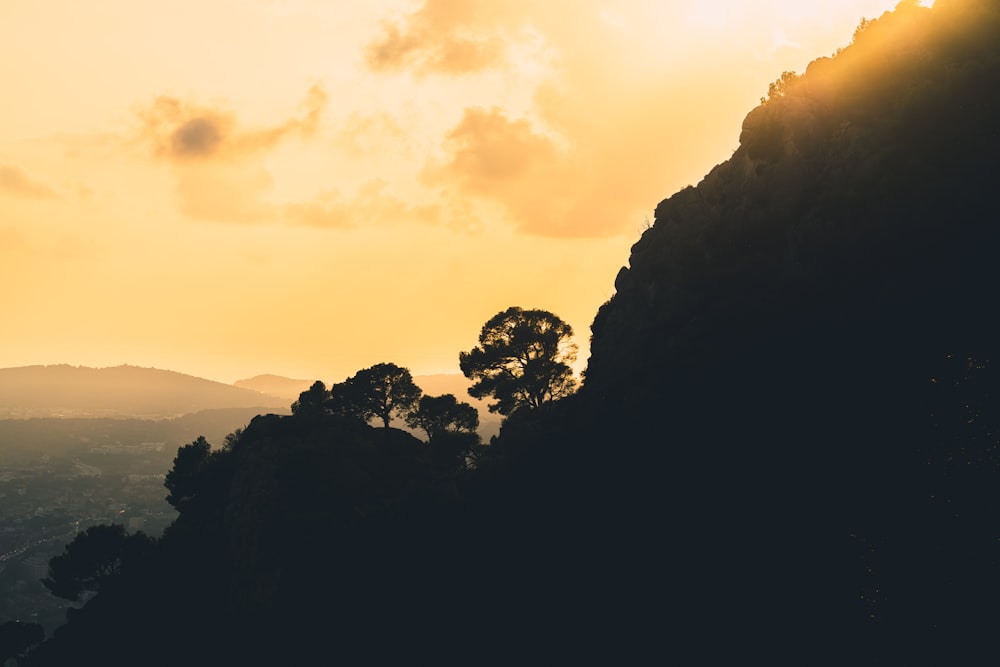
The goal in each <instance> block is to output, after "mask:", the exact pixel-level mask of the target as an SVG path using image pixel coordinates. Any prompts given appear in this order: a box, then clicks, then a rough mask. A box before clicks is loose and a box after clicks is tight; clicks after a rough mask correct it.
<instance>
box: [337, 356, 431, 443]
mask: <svg viewBox="0 0 1000 667" xmlns="http://www.w3.org/2000/svg"><path fill="white" fill-rule="evenodd" d="M346 384H347V387H345V388H344V389H343V390H342V391H343V399H344V401H345V404H346V405H347V406H349V407H350V406H352V405H353V406H354V407H356V409H357V412H358V413H359V414H360V416H362V418H364V419H366V420H367V419H371V418H372V417H378V418H379V419H381V420H382V423H383V425H384V426H385V427H386V428H389V420H390V419H391V418H392V416H393V415H398V416H400V417H402V416H404V415H406V413H407V412H409V411H410V410H411V409H412V408H413V406H414V405H415V404H416V403H417V401H418V400H420V395H421V394H422V393H423V392H422V391H421V390H420V387H418V386H417V385H416V384H414V382H413V376H411V375H410V371H409V370H408V369H406V368H402V367H400V366H397V365H396V364H391V363H381V364H375V365H374V366H372V367H370V368H365V369H363V370H360V371H358V372H357V373H356V374H355V375H354V377H352V378H350V379H348V380H347V383H346Z"/></svg>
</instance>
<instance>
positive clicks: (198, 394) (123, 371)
mask: <svg viewBox="0 0 1000 667" xmlns="http://www.w3.org/2000/svg"><path fill="white" fill-rule="evenodd" d="M251 407H252V408H260V409H261V410H262V411H268V410H276V409H281V410H284V409H287V407H288V406H287V405H286V404H285V402H284V401H283V400H279V399H276V398H274V397H273V396H267V395H265V394H263V393H260V392H257V391H251V390H250V389H245V388H240V387H234V386H231V385H227V384H224V383H221V382H213V381H211V380H206V379H204V378H198V377H194V376H191V375H184V374H182V373H176V372H174V371H166V370H159V369H155V368H139V367H136V366H115V367H110V368H87V367H84V366H69V365H65V364H63V365H55V366H24V367H20V368H3V369H0V418H3V417H8V418H26V417H145V418H150V419H158V418H168V417H176V416H179V415H184V414H188V413H191V412H198V411H201V410H218V409H226V408H251Z"/></svg>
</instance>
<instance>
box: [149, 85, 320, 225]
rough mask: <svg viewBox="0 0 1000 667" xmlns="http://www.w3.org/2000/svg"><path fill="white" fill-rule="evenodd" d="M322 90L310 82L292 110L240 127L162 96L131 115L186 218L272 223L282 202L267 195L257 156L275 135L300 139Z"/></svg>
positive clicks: (270, 182) (314, 120)
mask: <svg viewBox="0 0 1000 667" xmlns="http://www.w3.org/2000/svg"><path fill="white" fill-rule="evenodd" d="M326 102H327V95H326V92H325V91H324V90H323V88H322V87H320V86H318V85H316V86H313V87H312V88H311V89H310V90H309V91H308V93H307V95H306V98H305V100H304V101H303V102H302V104H301V105H300V113H299V114H297V115H295V116H292V117H291V118H288V119H286V120H283V121H281V122H279V123H275V124H273V125H265V126H262V127H245V126H244V125H242V124H241V123H240V122H239V120H238V119H237V117H236V115H235V114H233V113H232V112H230V111H228V110H226V109H222V108H218V107H209V106H203V105H199V104H196V103H193V102H188V101H184V100H181V99H178V98H176V97H170V96H162V97H158V98H157V99H155V100H154V101H153V102H152V103H151V104H150V105H149V106H147V107H145V108H143V109H141V110H140V111H139V113H138V115H139V118H140V120H141V122H142V128H141V134H140V140H141V141H142V142H143V143H145V144H147V145H149V146H151V147H152V150H153V154H154V155H155V156H156V157H157V158H158V159H161V160H163V161H165V162H167V163H168V164H169V165H170V166H171V168H172V171H173V175H174V179H175V187H174V194H175V196H176V198H177V206H178V208H179V209H180V211H181V212H182V213H184V215H186V216H187V217H189V218H191V219H194V220H206V221H215V222H247V223H257V222H273V221H277V220H280V219H281V217H282V213H283V209H282V206H280V205H277V204H273V203H270V202H268V201H267V199H266V197H267V196H268V195H269V194H270V193H271V191H272V190H273V187H274V178H273V176H272V175H271V173H270V172H269V171H268V170H267V169H266V168H265V167H264V166H263V164H262V158H263V156H264V155H265V154H266V153H267V152H268V151H271V150H274V149H275V148H276V147H277V146H278V144H280V143H281V142H282V141H285V140H287V139H291V138H299V139H308V138H309V137H311V136H312V135H313V134H314V133H315V132H316V130H317V128H318V126H319V123H320V120H321V117H322V113H323V110H324V108H325V106H326Z"/></svg>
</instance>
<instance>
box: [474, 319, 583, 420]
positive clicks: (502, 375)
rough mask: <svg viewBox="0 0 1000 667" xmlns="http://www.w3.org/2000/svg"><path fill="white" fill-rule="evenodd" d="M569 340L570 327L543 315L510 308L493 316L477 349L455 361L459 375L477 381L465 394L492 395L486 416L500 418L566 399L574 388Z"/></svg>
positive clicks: (573, 357) (480, 337)
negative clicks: (516, 411) (494, 415)
mask: <svg viewBox="0 0 1000 667" xmlns="http://www.w3.org/2000/svg"><path fill="white" fill-rule="evenodd" d="M572 336H573V329H572V327H570V325H569V324H567V323H565V322H563V321H562V320H561V319H559V317H557V316H556V315H553V314H552V313H550V312H548V311H545V310H523V309H521V308H519V307H517V306H512V307H511V308H508V309H507V310H505V311H502V312H500V313H497V314H496V315H494V316H493V317H492V318H490V320H489V321H488V322H486V324H484V325H483V328H482V331H481V332H480V334H479V346H478V347H475V348H473V349H472V350H470V351H469V352H462V353H461V354H460V355H459V367H460V368H461V369H462V373H463V374H464V375H465V377H467V378H469V379H472V380H475V381H476V382H475V383H474V384H473V385H472V387H470V388H469V394H470V395H472V396H474V397H476V398H483V397H486V396H489V395H492V396H493V397H494V398H495V399H496V401H497V402H496V403H493V404H491V405H490V406H489V409H490V412H499V413H500V414H502V415H510V414H511V413H513V412H514V411H515V410H518V409H520V408H528V409H537V408H539V407H541V406H543V405H544V404H546V403H549V402H551V401H554V400H557V399H559V398H563V397H565V396H568V395H569V394H571V393H572V392H573V389H574V388H575V386H576V381H575V380H574V378H573V369H572V368H570V366H569V364H571V363H572V362H573V361H574V360H575V359H576V345H574V344H573V343H572V342H571V338H572Z"/></svg>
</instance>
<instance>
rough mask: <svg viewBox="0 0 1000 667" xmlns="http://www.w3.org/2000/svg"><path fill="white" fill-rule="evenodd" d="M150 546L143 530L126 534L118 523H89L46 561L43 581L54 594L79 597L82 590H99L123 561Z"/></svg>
mask: <svg viewBox="0 0 1000 667" xmlns="http://www.w3.org/2000/svg"><path fill="white" fill-rule="evenodd" d="M151 548H152V540H151V539H150V538H149V537H147V536H146V535H145V534H144V533H141V532H139V533H135V534H133V535H127V534H126V533H125V528H124V526H122V525H120V524H113V525H110V526H109V525H106V524H100V525H97V526H91V527H90V528H88V529H87V530H86V531H84V532H82V533H80V534H78V535H77V536H76V538H75V539H74V540H73V541H72V542H70V543H69V544H68V545H66V550H65V552H64V553H63V554H61V555H59V556H56V557H55V558H53V559H52V560H50V561H49V576H48V577H46V578H44V579H42V583H43V584H45V587H46V588H48V589H49V590H50V591H51V592H52V594H53V595H55V596H57V597H61V598H64V599H66V600H78V599H80V595H81V594H82V593H83V592H84V591H94V592H97V591H100V590H101V589H102V588H103V587H104V586H105V585H106V584H107V583H108V582H109V581H111V580H112V579H113V578H114V577H116V576H118V574H119V573H120V572H121V571H122V567H123V564H125V563H126V561H129V560H130V559H135V558H137V557H140V556H141V555H142V554H143V553H145V552H148V551H149V550H150V549H151Z"/></svg>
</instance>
